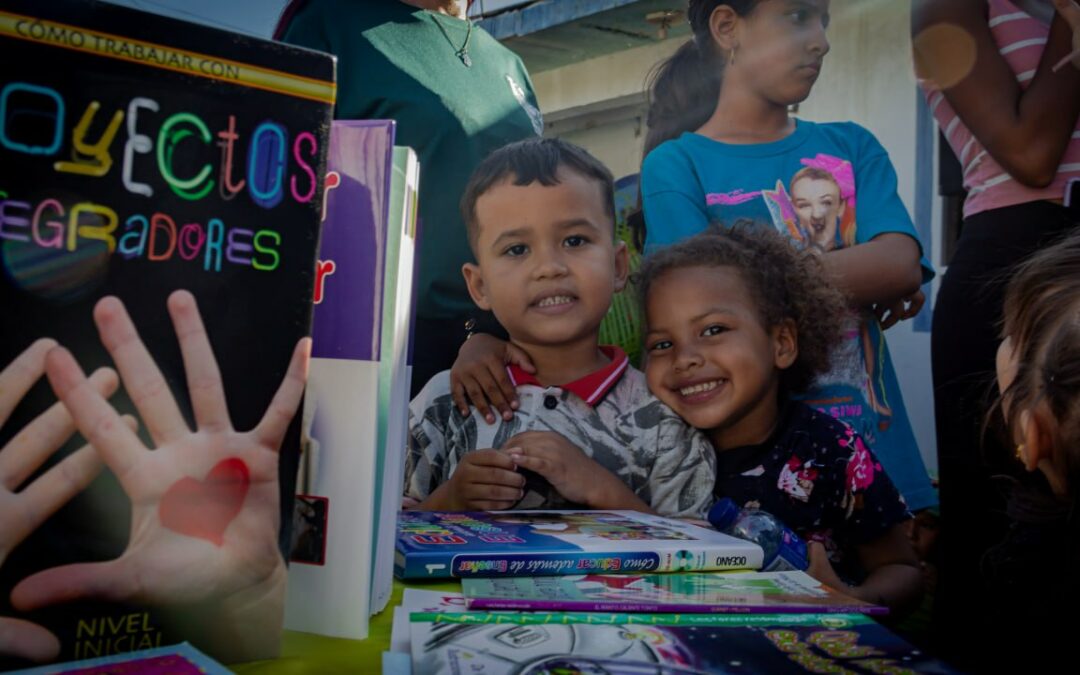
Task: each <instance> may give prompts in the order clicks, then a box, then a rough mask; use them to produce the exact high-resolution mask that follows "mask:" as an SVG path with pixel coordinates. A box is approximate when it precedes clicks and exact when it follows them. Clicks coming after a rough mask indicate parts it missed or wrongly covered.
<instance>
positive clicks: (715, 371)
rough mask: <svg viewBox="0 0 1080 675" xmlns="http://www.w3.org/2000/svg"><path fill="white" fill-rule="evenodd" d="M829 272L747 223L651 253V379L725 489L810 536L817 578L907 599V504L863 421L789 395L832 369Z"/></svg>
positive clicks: (645, 279)
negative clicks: (692, 431) (691, 431)
mask: <svg viewBox="0 0 1080 675" xmlns="http://www.w3.org/2000/svg"><path fill="white" fill-rule="evenodd" d="M821 268H822V265H821V264H820V261H819V259H818V258H817V257H816V256H814V255H812V254H810V253H808V252H800V251H798V250H796V249H795V248H794V247H792V246H791V245H790V244H789V243H788V241H787V240H786V238H784V237H783V236H781V235H780V234H779V233H776V232H774V231H771V229H770V228H766V227H761V226H755V225H749V226H746V225H741V224H740V225H737V226H736V227H735V228H733V229H731V230H724V231H721V230H715V231H711V232H708V233H704V234H700V235H697V236H694V237H692V238H690V239H687V240H685V241H683V242H680V243H678V244H674V245H672V246H669V247H666V248H664V249H662V250H660V251H658V252H657V253H655V254H653V255H652V256H650V257H647V258H646V259H645V262H644V263H643V264H642V267H641V270H640V272H639V279H638V291H639V293H640V294H641V297H642V302H643V304H644V308H645V320H646V325H647V326H648V331H647V333H646V336H645V344H644V348H645V355H646V356H645V375H646V378H647V379H648V383H649V389H650V390H651V391H652V392H653V394H654V395H656V396H657V398H659V399H660V400H661V401H663V402H664V403H666V404H667V405H668V406H669V407H671V408H672V409H674V410H675V412H677V413H678V414H679V415H680V416H682V418H683V419H685V420H686V421H687V422H689V423H690V424H692V425H693V426H695V427H697V428H699V429H701V430H702V431H704V432H705V433H706V435H708V436H709V438H710V439H711V440H712V442H713V445H714V446H715V448H716V453H717V465H718V470H717V482H716V494H717V495H720V496H727V497H731V498H732V499H733V500H735V502H736V503H738V504H739V505H740V506H743V505H753V506H758V507H760V508H762V509H764V510H765V511H768V512H770V513H772V514H773V515H775V516H776V517H778V518H779V519H780V520H782V521H783V522H784V523H785V524H787V525H788V526H789V527H791V528H792V529H793V530H795V531H796V532H797V533H798V534H800V535H801V536H802V537H804V539H806V540H807V541H809V542H811V543H810V561H811V565H810V569H809V572H810V573H811V574H812V575H813V576H815V577H816V578H817V579H819V580H820V581H822V582H824V583H826V584H828V585H830V586H832V587H834V588H837V589H840V590H842V591H844V592H846V593H848V594H850V595H852V596H855V597H858V598H861V599H864V600H867V601H870V602H874V603H877V604H883V605H887V606H889V607H892V608H899V607H905V606H908V605H909V604H910V603H912V602H914V601H916V600H917V599H918V596H919V594H920V592H921V581H920V572H919V567H918V560H917V558H916V557H915V553H914V550H913V549H912V547H911V543H910V541H909V540H908V538H907V536H906V535H905V532H904V528H903V523H904V522H905V521H907V520H908V519H909V518H910V514H909V513H908V510H907V507H906V506H905V504H904V501H903V499H901V497H900V495H899V493H898V492H897V490H896V488H895V487H894V486H893V483H892V482H891V481H890V480H889V477H888V475H886V473H885V472H884V471H883V470H882V468H881V465H880V464H879V463H878V461H877V460H876V459H875V457H874V455H873V453H871V452H870V450H868V449H867V447H866V445H865V444H864V443H863V440H862V438H861V437H860V436H859V434H858V433H856V432H855V430H854V429H852V428H851V427H850V426H849V425H847V424H845V423H843V422H841V421H839V420H836V419H834V418H833V417H832V416H831V415H828V414H825V413H822V412H818V411H817V410H815V409H813V408H811V407H810V406H808V405H806V404H804V403H801V402H798V401H795V400H794V399H793V398H792V396H793V395H794V394H798V393H800V392H802V391H804V390H805V388H806V387H807V386H808V385H809V384H810V383H811V382H812V381H813V380H814V378H815V377H816V376H817V375H818V374H820V373H822V372H825V371H826V370H827V369H828V367H829V359H830V355H831V349H832V345H833V343H834V342H835V341H836V340H837V339H838V333H839V331H840V326H841V320H842V318H843V316H844V314H845V312H846V308H845V305H844V300H843V298H842V296H841V295H840V294H839V292H837V291H836V290H835V289H833V288H832V287H831V286H830V285H829V284H828V283H827V282H826V281H824V280H823V279H822V269H821Z"/></svg>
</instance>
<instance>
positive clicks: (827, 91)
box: [533, 0, 937, 473]
mask: <svg viewBox="0 0 1080 675" xmlns="http://www.w3.org/2000/svg"><path fill="white" fill-rule="evenodd" d="M909 6H910V5H909V0H833V2H832V6H831V13H832V24H831V26H830V28H829V41H830V43H831V45H832V49H831V51H830V53H829V55H828V56H827V57H826V60H825V68H824V70H823V71H822V75H821V77H820V79H819V80H818V82H817V85H816V86H815V87H814V91H813V93H812V94H811V95H810V97H809V98H808V99H807V100H806V101H805V102H804V103H803V104H802V105H801V106H800V109H799V116H800V117H804V118H806V119H810V120H815V121H833V120H854V121H856V122H858V123H860V124H862V125H863V126H865V127H867V128H868V129H870V130H871V131H872V132H873V133H874V134H875V135H876V136H877V138H878V139H879V140H880V141H881V143H882V145H884V146H885V149H886V150H888V152H889V155H890V157H891V158H892V161H893V165H894V166H895V167H896V171H897V175H898V177H899V192H900V197H901V199H903V200H904V203H905V205H906V206H907V207H908V211H909V212H910V213H914V206H915V203H914V202H915V179H916V176H915V142H916V133H915V131H916V130H915V125H916V113H915V111H916V103H917V100H916V95H917V92H916V87H915V80H914V77H913V75H912V66H911V50H910V39H909V35H908V12H909ZM680 43H681V40H667V41H663V42H658V43H657V44H654V45H650V46H647V47H640V48H637V49H633V50H629V51H625V52H621V53H618V54H612V55H609V56H604V57H600V58H597V59H592V60H590V61H586V62H583V63H577V64H573V65H569V66H566V67H563V68H559V69H556V70H552V71H547V72H543V73H538V74H536V75H534V76H533V84H534V86H535V87H536V91H537V97H538V98H539V101H540V107H541V109H542V110H543V112H544V114H545V116H546V117H548V118H549V119H556V120H557V122H556V123H555V129H558V127H559V126H560V125H563V126H566V125H569V126H570V127H571V128H574V130H573V131H570V132H569V133H566V134H565V137H566V138H567V139H569V140H572V141H574V142H577V143H580V144H582V145H584V146H585V147H587V148H588V149H589V150H590V151H591V152H593V153H594V154H595V155H597V156H598V157H599V158H600V159H601V160H603V161H604V162H606V163H607V164H608V166H609V167H611V169H612V172H613V173H614V174H615V176H616V177H619V176H623V175H626V174H629V173H635V172H636V171H637V170H638V166H639V163H640V159H641V147H642V143H643V141H644V122H643V120H641V119H638V118H634V117H628V116H627V114H623V115H619V116H618V119H615V120H614V121H609V120H605V119H604V115H603V112H602V111H603V110H604V103H603V102H605V101H607V102H616V101H618V102H620V104H622V105H623V106H624V107H625V102H626V100H627V98H628V97H630V96H632V95H633V94H639V93H640V92H641V91H642V90H643V83H644V81H645V78H646V76H647V74H648V73H649V71H650V69H651V68H652V67H653V66H654V65H655V64H656V63H657V62H659V61H660V60H661V59H664V58H666V57H667V56H669V55H670V54H671V53H673V52H674V51H675V49H677V48H678V46H679V44H680ZM575 111H579V112H580V113H581V117H582V120H579V122H578V123H577V124H570V120H568V119H567V117H568V116H569V117H573V116H574V112H575ZM598 111H600V112H598ZM642 112H643V109H642ZM590 120H591V121H590ZM590 125H591V126H590ZM557 133H558V132H557ZM560 135H562V134H561V133H560ZM935 256H936V252H935ZM887 339H888V342H889V347H890V350H891V351H892V357H893V365H894V366H895V368H896V371H897V376H898V377H899V379H900V385H901V388H902V390H903V394H904V402H905V404H906V406H907V410H908V415H909V416H910V417H911V421H912V425H913V426H914V428H915V434H916V438H917V440H918V442H919V446H920V449H921V451H922V454H923V457H924V459H925V461H926V462H927V466H928V467H929V468H930V469H931V472H932V473H936V466H937V461H936V443H935V440H934V417H933V415H934V410H933V398H932V391H933V389H932V385H931V378H930V336H929V333H921V332H915V331H914V330H913V323H912V322H906V323H905V324H902V325H900V326H897V327H894V328H892V329H890V330H889V332H888V333H887Z"/></svg>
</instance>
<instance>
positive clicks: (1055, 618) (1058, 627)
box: [968, 230, 1080, 672]
mask: <svg viewBox="0 0 1080 675" xmlns="http://www.w3.org/2000/svg"><path fill="white" fill-rule="evenodd" d="M1003 333H1004V336H1005V339H1004V340H1003V341H1002V343H1001V345H1000V347H999V348H998V353H997V381H998V387H999V389H1000V391H1001V398H1000V410H1001V412H1002V414H1003V416H1004V420H1005V427H1006V435H1007V439H1008V441H1009V445H1011V446H1012V447H1014V448H1015V457H1016V459H1017V460H1019V462H1020V463H1021V464H1022V465H1023V467H1024V468H1025V469H1026V470H1027V471H1028V472H1030V475H1029V479H1028V480H1025V481H1020V482H1018V483H1016V484H1015V485H1014V486H1013V489H1012V493H1011V495H1010V497H1009V506H1008V514H1009V517H1010V520H1011V525H1010V527H1009V530H1008V533H1007V535H1006V536H1005V538H1004V540H1003V541H1001V542H1000V543H999V544H998V545H997V546H994V547H992V548H991V549H990V550H989V551H988V552H987V553H986V554H985V555H984V556H983V558H982V561H981V564H980V570H979V571H980V572H981V580H982V582H983V588H982V590H983V593H982V595H981V598H982V602H981V603H980V604H979V605H974V606H970V605H969V607H968V615H969V616H978V617H980V618H981V619H982V621H983V623H982V624H980V625H979V626H978V627H980V628H981V629H982V632H981V634H980V638H981V639H982V640H983V641H984V642H985V641H986V640H987V639H990V640H994V644H999V645H1001V647H1000V649H998V650H995V651H994V652H991V653H992V654H993V658H994V660H995V662H994V663H983V664H980V665H984V666H988V667H989V666H996V669H997V670H1000V671H1002V672H1004V671H1005V670H1007V669H1008V668H1009V666H1011V665H1014V663H1015V664H1023V666H1024V667H1023V670H1027V671H1032V672H1038V671H1040V670H1042V669H1041V668H1040V667H1039V666H1040V665H1044V666H1046V667H1047V669H1048V670H1049V669H1052V668H1057V667H1060V666H1059V664H1061V663H1064V662H1066V661H1065V660H1064V659H1073V658H1075V656H1074V652H1075V640H1076V635H1077V629H1078V625H1077V624H1078V621H1077V619H1076V617H1075V609H1076V604H1077V602H1080V520H1078V518H1080V514H1078V512H1077V507H1078V504H1080V231H1077V230H1073V232H1072V233H1071V234H1069V235H1067V237H1066V238H1065V239H1064V240H1062V241H1061V242H1059V243H1058V244H1056V245H1054V246H1051V247H1048V248H1045V249H1043V250H1042V251H1041V252H1039V253H1037V254H1035V255H1034V256H1032V257H1031V258H1029V259H1028V260H1027V261H1026V262H1024V263H1023V264H1022V266H1021V267H1020V268H1019V269H1018V271H1017V272H1016V274H1015V276H1014V277H1013V278H1012V280H1011V281H1010V282H1009V285H1008V288H1007V290H1006V292H1005V324H1004V330H1003ZM999 636H1000V638H1001V639H1000V640H998V639H996V638H997V637H999ZM976 651H980V650H976ZM1003 659H1007V660H1008V661H1004V660H1003ZM1006 664H1008V665H1006Z"/></svg>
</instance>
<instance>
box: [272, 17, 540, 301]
mask: <svg viewBox="0 0 1080 675" xmlns="http://www.w3.org/2000/svg"><path fill="white" fill-rule="evenodd" d="M467 36H468V55H469V59H470V60H471V62H472V66H471V67H466V66H465V64H464V63H462V60H461V58H460V57H459V56H458V55H457V52H458V51H459V50H460V49H461V48H462V46H463V45H464V44H465V41H466V37H467ZM284 39H285V41H286V42H290V43H293V44H298V45H302V46H305V47H310V48H312V49H318V50H320V51H325V52H330V53H331V54H335V55H336V56H337V57H338V71H337V77H338V102H337V109H336V110H335V114H334V117H335V118H337V119H393V120H396V121H397V138H396V141H395V142H396V143H397V145H407V146H410V147H412V148H413V149H414V150H416V153H417V155H418V156H419V159H420V220H421V231H420V237H421V239H420V252H419V253H420V259H419V260H418V261H417V262H418V264H419V276H418V279H417V283H418V285H417V287H416V288H415V291H414V292H415V293H416V298H417V310H416V311H417V315H418V316H419V317H421V318H426V319H452V318H459V317H463V316H469V315H471V314H473V313H475V312H476V311H477V309H476V307H475V305H473V303H472V300H470V298H469V295H468V292H467V290H466V288H465V280H464V278H463V277H462V274H461V266H462V264H463V263H465V262H468V261H471V260H472V259H473V256H472V253H471V251H470V250H469V244H468V239H467V237H466V234H465V225H464V223H463V222H462V220H461V215H460V212H459V209H458V201H459V200H460V199H461V193H462V192H463V191H464V188H465V184H466V183H467V182H468V180H469V175H470V174H471V173H472V170H473V168H475V167H476V165H477V164H478V163H479V162H480V160H482V159H483V158H484V157H486V156H487V155H488V154H489V153H490V152H491V151H492V150H495V149H496V148H498V147H501V146H503V145H505V144H507V143H510V142H512V141H517V140H521V139H523V138H527V137H530V136H534V135H537V134H539V133H541V131H542V130H543V126H542V124H543V123H542V122H541V118H540V111H539V109H538V108H537V106H536V96H535V94H534V93H533V89H532V82H530V80H529V74H528V73H527V72H526V71H525V66H524V65H523V64H522V63H521V60H520V59H519V58H518V57H517V55H516V54H514V53H513V52H512V51H510V50H509V49H507V48H506V47H504V46H502V45H501V44H499V42H498V41H496V40H495V39H494V38H492V37H491V36H490V35H488V34H487V33H486V32H485V31H484V30H483V29H482V28H479V27H478V26H473V28H472V33H471V35H469V30H468V23H467V22H465V21H462V20H460V19H455V18H453V17H450V16H447V15H445V14H437V13H434V12H429V11H427V10H421V9H417V8H416V7H412V6H411V5H407V4H405V3H403V2H396V1H393V0H368V1H361V0H311V2H308V3H307V4H306V5H305V6H304V7H302V8H301V9H300V10H299V11H298V12H297V13H296V15H295V16H294V17H293V19H292V21H291V23H290V24H289V27H288V29H287V31H286V33H285V38H284Z"/></svg>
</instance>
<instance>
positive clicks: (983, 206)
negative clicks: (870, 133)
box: [921, 0, 1080, 217]
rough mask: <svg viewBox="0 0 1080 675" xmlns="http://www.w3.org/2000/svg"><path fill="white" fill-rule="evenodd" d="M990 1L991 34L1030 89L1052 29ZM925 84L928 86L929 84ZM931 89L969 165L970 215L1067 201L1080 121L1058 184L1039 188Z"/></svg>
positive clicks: (1075, 172)
mask: <svg viewBox="0 0 1080 675" xmlns="http://www.w3.org/2000/svg"><path fill="white" fill-rule="evenodd" d="M987 5H988V6H989V10H990V12H989V23H990V32H991V33H993V35H994V42H996V43H997V46H998V51H1000V52H1001V55H1002V56H1004V57H1005V60H1006V61H1007V62H1008V64H1009V67H1010V68H1012V70H1013V72H1014V73H1016V80H1017V82H1019V83H1020V86H1021V87H1022V88H1024V89H1026V88H1027V87H1028V86H1029V85H1030V84H1031V79H1032V78H1033V77H1034V76H1035V70H1036V68H1038V65H1039V59H1040V57H1041V56H1042V52H1043V49H1044V47H1045V46H1046V40H1047V38H1048V37H1049V35H1050V27H1049V26H1047V25H1046V24H1043V23H1041V22H1040V21H1038V20H1037V19H1035V18H1033V17H1031V16H1030V15H1028V14H1027V13H1026V12H1024V11H1023V10H1021V9H1020V8H1019V7H1017V6H1016V5H1014V4H1012V3H1011V2H1009V0H987ZM1067 67H1068V66H1067ZM921 84H922V85H923V86H924V87H926V86H927V85H928V84H929V83H927V82H923V83H921ZM925 93H926V99H927V102H928V103H929V105H930V110H931V111H932V112H933V113H934V117H935V119H937V121H938V124H939V125H941V129H942V131H943V132H944V133H945V138H947V139H948V141H949V145H950V146H951V147H952V149H953V152H955V153H956V156H957V157H958V158H959V159H960V164H961V166H962V167H963V172H964V187H965V188H967V191H968V196H967V199H966V200H965V202H964V217H969V216H972V215H974V214H976V213H980V212H982V211H986V210H989V209H996V208H1001V207H1003V206H1011V205H1013V204H1023V203H1025V202H1031V201H1036V200H1039V199H1061V198H1062V197H1064V195H1065V184H1066V183H1067V182H1068V181H1069V179H1071V178H1080V123H1078V124H1077V126H1076V129H1074V130H1073V134H1072V139H1071V140H1070V141H1069V146H1068V148H1066V150H1065V155H1064V157H1062V160H1061V165H1060V166H1059V167H1058V171H1057V177H1056V178H1055V179H1054V182H1053V183H1051V184H1050V185H1049V186H1047V187H1045V188H1040V189H1035V188H1030V187H1026V186H1024V185H1022V184H1020V183H1019V182H1017V181H1016V180H1014V179H1013V178H1012V177H1010V176H1009V174H1008V173H1006V172H1005V170H1004V169H1002V168H1001V165H999V164H998V163H997V162H996V161H994V159H993V158H992V157H990V155H989V154H987V152H986V149H985V148H983V146H982V144H980V143H979V141H977V140H976V139H975V137H974V136H972V135H971V132H970V131H968V128H967V127H966V126H964V124H963V123H962V122H961V121H960V118H959V117H958V116H957V115H956V112H955V111H953V109H952V106H950V105H949V102H948V101H946V100H945V96H944V94H942V93H941V92H940V91H930V90H927V91H926V92H925Z"/></svg>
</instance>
